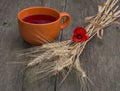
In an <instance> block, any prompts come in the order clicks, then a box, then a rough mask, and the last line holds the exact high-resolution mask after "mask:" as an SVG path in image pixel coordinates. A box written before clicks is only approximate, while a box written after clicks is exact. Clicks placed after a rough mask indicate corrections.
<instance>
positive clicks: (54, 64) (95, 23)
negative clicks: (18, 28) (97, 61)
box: [19, 0, 120, 88]
mask: <svg viewBox="0 0 120 91" xmlns="http://www.w3.org/2000/svg"><path fill="white" fill-rule="evenodd" d="M117 2H118V0H106V2H105V3H104V5H103V6H98V13H97V14H96V15H95V16H92V17H87V18H85V21H86V22H88V23H89V24H88V26H86V30H87V35H89V36H90V38H89V40H90V39H91V38H92V37H93V36H95V35H96V34H97V36H98V38H100V39H102V36H103V32H104V31H103V29H104V28H105V27H107V26H110V25H113V24H119V22H116V21H115V20H116V19H118V18H119V17H120V10H118V7H119V6H117ZM89 40H88V41H89ZM46 41H47V40H46ZM88 41H85V42H82V43H75V42H73V41H72V40H67V41H63V42H57V43H47V44H45V45H42V46H38V47H35V48H30V49H25V50H23V51H22V53H21V54H20V55H19V56H29V57H32V56H34V59H33V60H32V61H31V62H29V63H28V64H27V68H30V67H34V66H36V65H39V66H40V67H39V71H38V72H36V74H35V75H37V76H39V79H43V78H45V77H47V76H48V75H49V76H52V75H56V74H58V73H62V74H63V75H64V78H63V80H62V81H61V83H60V85H61V84H62V83H63V82H64V80H65V79H66V77H67V76H68V75H69V72H70V71H71V70H72V69H74V70H75V72H76V73H77V75H78V77H79V79H80V83H81V86H82V88H84V87H85V84H86V83H87V81H89V82H90V83H91V84H93V83H92V81H91V80H90V79H89V78H88V77H87V75H86V73H85V71H84V70H83V69H82V67H81V64H80V58H79V57H80V55H81V53H82V52H83V50H84V48H85V45H86V44H87V42H88ZM47 42H48V41H47ZM43 51H44V52H43ZM41 52H43V53H42V54H41ZM36 53H37V54H38V55H36ZM65 68H67V69H68V71H67V73H66V71H65ZM37 80H38V79H37Z"/></svg>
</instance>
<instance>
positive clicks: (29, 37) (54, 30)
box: [17, 7, 70, 45]
mask: <svg viewBox="0 0 120 91" xmlns="http://www.w3.org/2000/svg"><path fill="white" fill-rule="evenodd" d="M38 14H40V15H49V16H52V17H54V18H56V20H55V21H53V22H50V23H43V24H35V23H30V22H26V21H24V18H26V17H29V16H32V15H38ZM63 17H66V19H65V21H64V22H62V19H63ZM17 18H18V25H19V30H20V35H21V37H22V38H23V39H24V40H25V41H26V42H28V43H30V44H31V45H41V44H44V43H48V42H51V41H53V40H54V39H55V38H56V37H57V36H58V34H59V32H60V30H62V29H64V28H65V27H67V26H68V25H69V23H70V15H69V14H68V13H66V12H59V11H57V10H55V9H53V8H49V7H30V8H26V9H23V10H21V11H20V12H19V13H18V16H17Z"/></svg>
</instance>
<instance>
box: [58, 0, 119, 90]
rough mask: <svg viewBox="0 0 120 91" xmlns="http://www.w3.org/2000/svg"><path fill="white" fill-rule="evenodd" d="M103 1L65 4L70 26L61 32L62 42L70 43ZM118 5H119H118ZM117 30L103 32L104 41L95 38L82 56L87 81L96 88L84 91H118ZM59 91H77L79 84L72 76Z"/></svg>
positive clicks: (74, 1)
mask: <svg viewBox="0 0 120 91" xmlns="http://www.w3.org/2000/svg"><path fill="white" fill-rule="evenodd" d="M103 2H104V0H97V1H96V0H90V1H88V0H67V5H66V6H67V7H66V10H65V11H67V12H69V13H70V15H71V18H72V22H71V25H70V26H69V27H68V28H67V29H65V30H64V31H63V34H62V40H66V39H70V38H71V36H72V33H73V29H74V28H75V27H76V26H81V25H82V26H85V25H86V24H85V23H84V18H85V17H86V16H91V15H95V14H96V13H97V5H98V4H103ZM119 5H120V3H119ZM119 30H120V26H118V25H116V26H111V27H109V28H107V29H105V32H104V36H103V39H102V40H100V39H98V38H97V37H94V38H93V39H92V40H91V41H90V42H89V43H88V44H87V46H86V48H85V50H84V52H83V53H82V55H81V63H82V66H83V68H84V69H85V71H86V73H87V74H88V77H89V78H90V79H91V80H92V81H93V82H94V84H95V85H96V88H95V87H93V86H89V88H88V90H87V91H119V90H120V80H119V76H120V46H117V45H119V43H120V40H119V37H120V31H119ZM59 91H80V84H79V83H78V81H77V79H76V78H75V75H74V74H72V72H71V75H70V76H69V77H68V78H67V79H66V81H65V83H64V84H63V86H62V87H61V88H59Z"/></svg>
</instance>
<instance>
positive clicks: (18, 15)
mask: <svg viewBox="0 0 120 91" xmlns="http://www.w3.org/2000/svg"><path fill="white" fill-rule="evenodd" d="M35 8H36V9H39V8H40V9H42V8H43V9H50V10H52V11H55V12H56V13H57V14H58V15H59V17H58V19H57V20H55V21H53V22H50V23H44V24H35V23H29V22H26V21H24V20H22V19H21V18H20V14H21V13H22V12H24V11H26V10H29V9H35ZM17 18H18V20H20V21H21V22H23V23H26V24H30V25H49V24H53V23H56V22H58V21H59V20H60V19H61V16H60V12H59V11H57V10H56V9H54V8H50V7H43V6H34V7H28V8H25V9H22V10H20V11H19V12H18V14H17Z"/></svg>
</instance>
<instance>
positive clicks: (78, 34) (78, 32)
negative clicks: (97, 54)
mask: <svg viewBox="0 0 120 91" xmlns="http://www.w3.org/2000/svg"><path fill="white" fill-rule="evenodd" d="M86 34H87V32H86V30H85V28H83V27H77V28H75V30H74V34H73V37H72V40H73V41H74V42H83V41H86V40H88V39H89V36H88V35H86Z"/></svg>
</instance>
